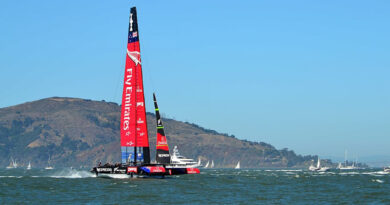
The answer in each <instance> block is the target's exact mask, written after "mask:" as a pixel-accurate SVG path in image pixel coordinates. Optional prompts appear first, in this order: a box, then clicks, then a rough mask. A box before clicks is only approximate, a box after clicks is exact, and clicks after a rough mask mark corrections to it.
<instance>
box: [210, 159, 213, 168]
mask: <svg viewBox="0 0 390 205" xmlns="http://www.w3.org/2000/svg"><path fill="white" fill-rule="evenodd" d="M210 168H214V160H211V165H210Z"/></svg>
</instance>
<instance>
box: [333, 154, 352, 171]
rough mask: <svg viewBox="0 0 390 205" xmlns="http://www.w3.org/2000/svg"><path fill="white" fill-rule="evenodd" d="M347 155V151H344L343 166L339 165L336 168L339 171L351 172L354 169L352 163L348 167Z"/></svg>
mask: <svg viewBox="0 0 390 205" xmlns="http://www.w3.org/2000/svg"><path fill="white" fill-rule="evenodd" d="M347 153H348V152H347V150H345V152H344V165H342V164H341V163H340V164H339V166H338V167H337V168H338V169H340V170H353V169H355V164H354V163H352V165H348V160H347Z"/></svg>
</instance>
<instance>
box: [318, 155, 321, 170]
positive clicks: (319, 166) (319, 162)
mask: <svg viewBox="0 0 390 205" xmlns="http://www.w3.org/2000/svg"><path fill="white" fill-rule="evenodd" d="M320 168H321V160H320V157H318V161H317V169H320Z"/></svg>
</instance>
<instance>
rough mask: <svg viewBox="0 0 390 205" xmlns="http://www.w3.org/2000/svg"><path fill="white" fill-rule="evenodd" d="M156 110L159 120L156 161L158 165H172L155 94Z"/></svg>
mask: <svg viewBox="0 0 390 205" xmlns="http://www.w3.org/2000/svg"><path fill="white" fill-rule="evenodd" d="M153 100H154V108H155V110H156V120H157V140H156V150H157V152H156V161H157V163H158V164H170V163H171V156H170V155H169V147H168V140H167V137H166V136H165V132H164V126H163V124H162V121H161V117H160V110H159V109H158V105H157V99H156V95H155V94H154V93H153Z"/></svg>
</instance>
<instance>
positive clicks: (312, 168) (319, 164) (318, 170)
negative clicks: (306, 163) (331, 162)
mask: <svg viewBox="0 0 390 205" xmlns="http://www.w3.org/2000/svg"><path fill="white" fill-rule="evenodd" d="M329 169H330V168H329V167H321V160H320V157H318V160H317V166H313V165H310V167H309V170H310V171H317V172H326V171H329Z"/></svg>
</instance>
